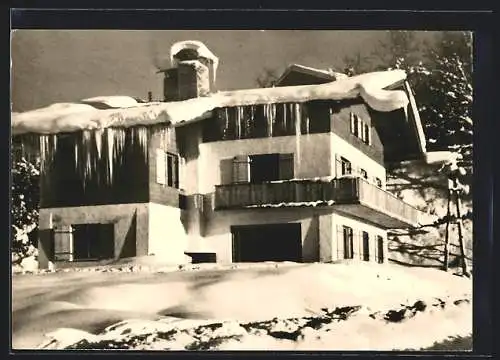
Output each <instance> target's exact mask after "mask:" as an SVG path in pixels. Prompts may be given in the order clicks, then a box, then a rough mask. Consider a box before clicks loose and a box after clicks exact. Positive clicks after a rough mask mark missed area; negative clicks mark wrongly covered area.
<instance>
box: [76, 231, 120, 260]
mask: <svg viewBox="0 0 500 360" xmlns="http://www.w3.org/2000/svg"><path fill="white" fill-rule="evenodd" d="M114 245H115V240H114V226H113V224H78V225H73V259H74V260H98V259H112V258H114V251H115V249H114V248H115V246H114Z"/></svg>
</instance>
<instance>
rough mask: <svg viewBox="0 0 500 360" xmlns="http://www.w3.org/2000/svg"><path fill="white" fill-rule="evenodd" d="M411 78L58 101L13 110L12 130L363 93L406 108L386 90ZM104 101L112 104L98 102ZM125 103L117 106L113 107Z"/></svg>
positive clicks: (128, 121) (176, 120) (398, 73)
mask: <svg viewBox="0 0 500 360" xmlns="http://www.w3.org/2000/svg"><path fill="white" fill-rule="evenodd" d="M405 78H406V73H405V72H404V71H402V70H391V71H379V72H372V73H366V74H361V75H357V76H353V77H348V78H345V79H341V80H337V81H333V82H330V83H326V84H320V85H301V86H284V87H275V88H258V89H246V90H236V91H224V92H218V93H215V94H212V95H210V96H207V97H199V98H194V99H189V100H184V101H176V102H151V103H137V102H136V104H134V103H133V102H134V101H135V100H134V99H132V98H128V99H127V98H126V97H97V98H91V99H86V100H84V103H62V104H54V105H51V106H48V107H45V108H42V109H37V110H33V111H27V112H24V113H19V114H12V133H13V134H14V135H16V134H23V133H40V134H49V133H59V132H72V131H79V130H92V129H101V128H106V127H130V126H139V125H143V126H147V125H152V124H157V123H171V124H173V125H179V124H183V123H188V122H192V121H198V120H201V119H204V118H207V117H209V116H210V115H211V111H212V110H214V109H215V108H222V107H231V106H245V105H260V104H271V103H285V102H307V101H310V100H342V99H352V98H356V97H358V96H361V97H362V98H363V99H364V100H365V101H366V103H367V104H368V105H369V106H370V107H371V108H373V109H374V110H377V111H384V112H385V111H393V110H396V109H400V108H405V107H406V106H407V105H408V102H409V100H408V97H407V96H406V93H405V92H404V91H400V90H384V89H385V88H386V87H388V86H390V85H393V84H395V83H398V82H400V81H402V80H404V79H405ZM92 99H94V100H95V99H99V102H101V103H102V102H104V103H106V104H108V105H109V106H110V108H106V109H99V108H98V107H96V106H92V104H93V102H92V101H89V100H92ZM118 105H121V106H120V107H117V108H113V106H118Z"/></svg>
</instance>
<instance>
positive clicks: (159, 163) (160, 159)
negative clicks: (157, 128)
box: [156, 149, 167, 185]
mask: <svg viewBox="0 0 500 360" xmlns="http://www.w3.org/2000/svg"><path fill="white" fill-rule="evenodd" d="M166 180H167V154H166V153H165V151H163V150H161V149H157V150H156V182H157V183H158V184H162V185H165V184H166Z"/></svg>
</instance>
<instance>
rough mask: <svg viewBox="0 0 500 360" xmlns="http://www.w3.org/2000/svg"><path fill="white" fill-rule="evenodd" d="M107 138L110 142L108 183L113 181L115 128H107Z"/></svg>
mask: <svg viewBox="0 0 500 360" xmlns="http://www.w3.org/2000/svg"><path fill="white" fill-rule="evenodd" d="M106 135H107V136H106V138H107V143H108V149H107V150H108V184H111V183H112V182H113V181H112V179H113V162H114V151H113V149H114V143H115V130H114V129H112V128H108V129H106Z"/></svg>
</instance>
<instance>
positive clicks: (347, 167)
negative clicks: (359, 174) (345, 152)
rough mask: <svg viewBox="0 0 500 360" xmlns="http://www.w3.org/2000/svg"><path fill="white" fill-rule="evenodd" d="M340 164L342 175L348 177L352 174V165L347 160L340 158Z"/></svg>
mask: <svg viewBox="0 0 500 360" xmlns="http://www.w3.org/2000/svg"><path fill="white" fill-rule="evenodd" d="M340 163H341V166H342V175H349V174H351V172H352V165H351V162H350V161H349V160H347V159H346V158H343V157H341V158H340Z"/></svg>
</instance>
